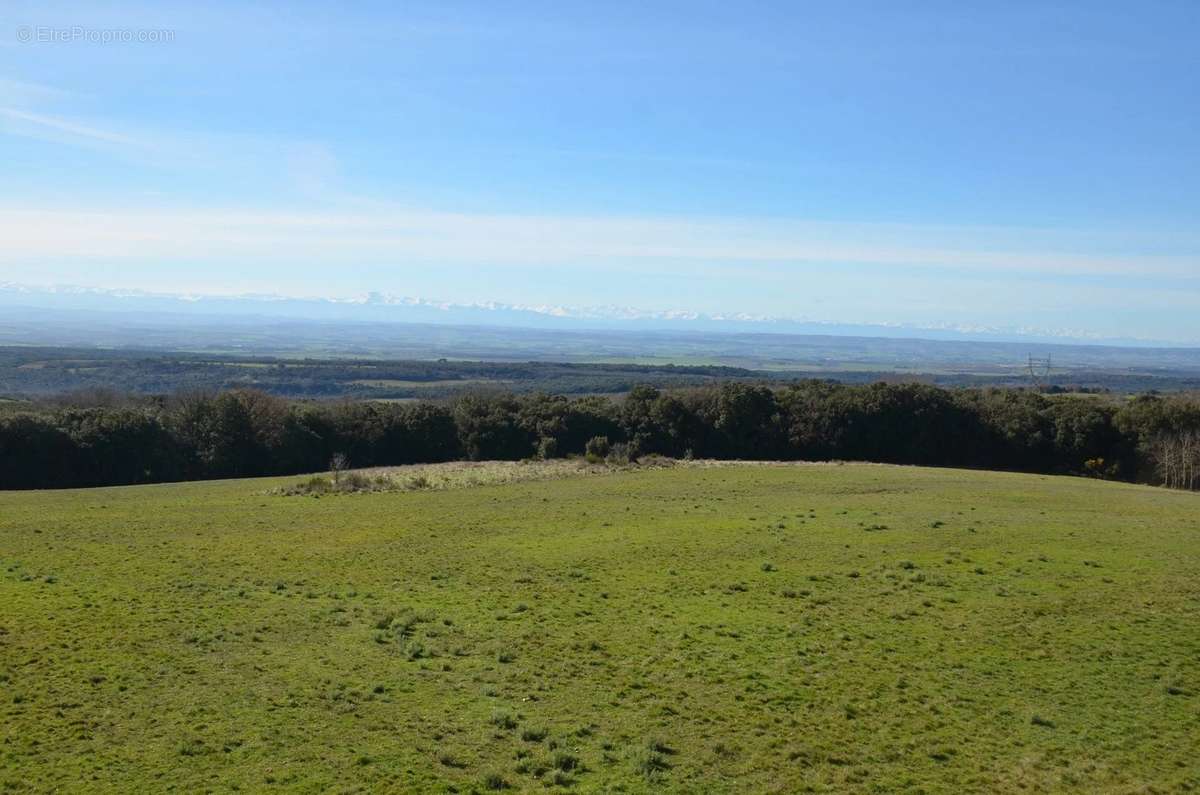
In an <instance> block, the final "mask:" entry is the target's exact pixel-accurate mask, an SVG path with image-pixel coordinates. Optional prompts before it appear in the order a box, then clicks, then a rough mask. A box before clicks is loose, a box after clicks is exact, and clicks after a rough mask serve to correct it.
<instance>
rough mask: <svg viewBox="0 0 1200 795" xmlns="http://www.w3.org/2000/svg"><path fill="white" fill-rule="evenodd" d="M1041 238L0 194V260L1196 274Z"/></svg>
mask: <svg viewBox="0 0 1200 795" xmlns="http://www.w3.org/2000/svg"><path fill="white" fill-rule="evenodd" d="M75 132H76V133H78V134H86V133H88V132H99V131H88V130H86V128H84V129H83V130H78V131H75ZM100 134H102V133H100ZM1044 238H1045V236H1043V239H1038V238H1037V237H1036V236H1031V235H1028V234H1024V233H1022V232H1020V231H1019V230H1014V231H1008V230H980V231H978V232H973V231H972V230H969V229H954V228H941V227H921V226H906V225H891V224H852V223H817V222H809V221H785V220H752V219H751V220H746V219H727V218H699V219H687V218H639V217H618V216H609V217H586V216H550V215H513V214H466V213H447V212H432V211H422V210H411V209H402V208H397V209H392V210H369V211H362V212H311V211H303V212H279V211H251V210H239V209H204V210H147V209H125V210H112V211H89V210H67V209H62V210H59V209H36V210H30V209H24V208H16V207H12V208H0V240H2V241H3V242H2V243H0V263H4V264H5V269H6V270H8V269H10V268H11V267H13V266H18V265H19V264H21V263H23V262H29V261H33V260H38V261H54V260H103V261H107V262H119V261H121V260H131V261H133V260H137V261H144V260H147V259H150V260H158V261H161V262H163V263H164V264H169V263H171V262H173V261H177V262H192V263H194V262H196V261H206V262H210V263H212V264H214V265H219V264H221V263H237V262H244V261H247V260H251V259H254V260H272V261H292V262H296V263H297V264H322V265H337V264H363V263H377V264H380V263H393V264H396V265H403V264H405V263H410V262H411V263H422V264H430V263H438V262H447V263H458V264H462V263H472V264H477V265H480V266H485V265H494V266H505V265H520V266H571V265H575V264H578V265H591V266H596V265H604V264H613V265H619V264H622V263H627V264H629V263H658V264H660V265H664V266H670V265H672V264H686V263H695V264H705V265H709V266H712V265H720V264H730V265H738V264H754V263H760V264H764V263H773V264H779V265H787V264H800V265H831V266H832V265H838V264H858V265H874V266H885V267H886V266H894V267H918V268H933V269H943V270H948V271H956V272H962V273H972V272H975V273H978V272H984V273H990V274H997V273H1025V274H1032V275H1038V276H1065V277H1071V276H1121V277H1142V276H1146V277H1171V278H1175V279H1184V280H1191V279H1200V259H1198V258H1197V257H1192V256H1186V255H1173V256H1163V255H1153V254H1130V255H1128V256H1113V255H1095V254H1091V253H1088V252H1086V251H1080V250H1078V249H1072V248H1070V247H1067V246H1063V245H1062V244H1061V243H1059V244H1057V245H1055V244H1054V241H1052V240H1047V239H1044ZM973 241H977V242H973Z"/></svg>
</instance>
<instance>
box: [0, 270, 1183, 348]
mask: <svg viewBox="0 0 1200 795" xmlns="http://www.w3.org/2000/svg"><path fill="white" fill-rule="evenodd" d="M3 307H13V308H15V307H21V308H24V309H45V310H57V311H75V312H80V311H83V312H109V313H111V312H129V313H139V314H165V315H170V316H173V317H178V318H181V319H182V318H189V319H192V320H196V319H198V318H204V317H211V318H214V319H216V318H220V317H242V318H247V317H252V316H261V317H270V318H291V319H306V320H316V321H337V322H400V323H433V324H447V325H478V326H500V327H510V328H511V327H526V328H536V329H554V328H558V329H563V330H581V329H623V330H638V329H644V330H655V331H680V332H686V331H703V332H707V333H712V332H729V333H743V334H744V333H768V334H769V333H780V334H816V335H831V336H863V337H889V338H896V337H905V338H926V339H943V340H980V341H990V342H1001V341H1013V342H1048V343H1065V344H1071V343H1083V344H1107V345H1139V346H1140V345H1151V346H1154V345H1180V344H1181V343H1179V342H1173V343H1170V342H1163V341H1157V340H1143V339H1112V338H1106V337H1103V336H1101V335H1098V334H1094V333H1091V332H1087V331H1082V330H1077V329H1044V328H995V327H989V326H964V325H956V324H942V323H928V324H898V323H883V322H857V323H856V322H829V321H821V320H811V319H806V318H784V317H770V316H765V315H755V314H749V313H743V312H730V313H721V314H706V313H701V312H693V311H687V310H646V309H638V308H634V307H624V306H584V307H578V306H561V305H550V304H511V303H502V302H496V301H488V302H482V303H456V302H452V301H437V300H430V299H427V298H417V297H410V296H397V295H391V294H387V293H381V292H369V293H366V294H365V295H361V296H355V297H296V296H286V295H278V294H239V295H210V294H185V293H157V292H149V291H144V290H130V289H106V288H100V287H82V286H77V285H51V286H35V285H28V284H19V283H15V282H0V310H2V308H3Z"/></svg>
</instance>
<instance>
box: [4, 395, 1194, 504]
mask: <svg viewBox="0 0 1200 795" xmlns="http://www.w3.org/2000/svg"><path fill="white" fill-rule="evenodd" d="M95 402H96V403H101V404H103V405H89V404H88V402H87V401H81V400H67V401H60V402H58V403H54V404H45V405H42V406H41V407H39V408H37V409H33V410H23V411H18V412H15V413H10V414H8V415H6V416H0V488H3V489H27V488H64V487H74V486H102V485H123V484H134V483H153V482H163V481H177V480H198V479H206V478H227V477H250V476H257V475H285V474H296V473H303V472H316V471H322V470H324V469H326V468H327V467H328V466H329V462H330V461H331V459H332V458H333V457H334V456H335V455H338V456H342V457H343V460H345V461H348V462H349V463H350V465H351V466H354V467H371V466H390V465H398V464H410V463H433V462H441V461H451V460H458V459H470V460H493V459H498V460H520V459H526V458H533V457H541V458H554V457H561V456H568V455H580V454H584V453H585V452H586V451H587V449H588V443H589V441H593V449H594V448H595V446H596V442H594V440H602V441H603V445H604V446H608V445H614V446H615V445H621V449H622V450H623V451H624V452H625V454H627V455H629V456H631V457H634V458H636V457H638V456H642V455H649V454H657V455H664V456H670V457H677V458H682V457H696V458H721V459H780V460H818V461H820V460H861V461H877V462H883V463H897V464H919V465H927V466H960V467H972V468H985V469H1003V470H1014V471H1025V472H1040V473H1053V474H1080V475H1090V476H1095V477H1105V478H1112V479H1120V480H1128V481H1139V482H1150V483H1163V484H1166V485H1172V486H1179V487H1185V488H1196V487H1197V486H1200V477H1198V476H1197V473H1200V444H1197V443H1196V441H1195V440H1196V439H1198V438H1200V399H1197V398H1196V397H1189V396H1160V395H1154V394H1147V395H1141V396H1138V397H1135V398H1132V399H1127V400H1124V399H1123V400H1114V399H1109V398H1092V397H1076V396H1046V395H1042V394H1039V393H1036V392H1031V391H1028V390H1014V389H984V390H980V389H953V390H952V389H942V388H939V387H934V386H927V385H920V384H883V383H878V384H871V385H864V386H855V385H845V384H837V383H832V382H827V381H815V380H814V381H805V382H801V383H796V384H791V385H788V386H786V387H783V388H778V387H771V386H767V385H761V384H748V383H740V382H730V383H722V384H718V385H713V386H705V387H698V388H692V389H682V390H660V389H657V388H654V387H649V386H638V387H635V388H634V389H633V390H632V391H630V392H629V393H628V394H627V395H625V396H624V397H622V398H616V399H614V398H609V397H582V398H568V397H565V396H562V395H548V394H532V395H517V394H510V393H479V394H468V395H464V396H461V397H458V398H456V399H454V400H450V401H443V402H413V403H381V402H315V401H310V402H295V401H287V400H284V399H282V398H278V397H274V396H271V395H268V394H266V393H263V392H259V391H254V390H232V391H226V392H219V393H208V392H186V393H180V394H176V395H173V396H171V397H166V398H154V399H144V398H127V399H122V400H116V399H112V398H111V396H110V397H109V398H107V399H104V400H98V401H95Z"/></svg>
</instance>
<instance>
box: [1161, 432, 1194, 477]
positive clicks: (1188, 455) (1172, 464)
mask: <svg viewBox="0 0 1200 795" xmlns="http://www.w3.org/2000/svg"><path fill="white" fill-rule="evenodd" d="M1151 451H1152V453H1153V455H1154V462H1155V464H1156V465H1157V466H1158V474H1159V476H1160V477H1161V478H1162V481H1163V485H1164V486H1166V487H1168V488H1172V489H1191V490H1200V433H1198V432H1196V431H1185V432H1181V433H1177V434H1170V435H1163V436H1160V437H1158V439H1156V440H1155V442H1154V444H1153V445H1152V447H1151Z"/></svg>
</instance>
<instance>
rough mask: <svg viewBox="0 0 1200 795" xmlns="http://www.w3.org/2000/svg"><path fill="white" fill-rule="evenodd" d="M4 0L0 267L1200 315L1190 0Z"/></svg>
mask: <svg viewBox="0 0 1200 795" xmlns="http://www.w3.org/2000/svg"><path fill="white" fill-rule="evenodd" d="M346 5H347V7H338V6H335V4H331V3H324V4H315V3H306V2H289V3H282V2H280V3H222V2H205V3H194V4H193V3H172V2H155V3H146V4H129V3H106V2H88V3H80V4H59V3H54V2H29V3H24V2H3V3H0V282H14V283H19V284H29V285H51V284H70V285H82V286H91V287H105V288H137V289H142V290H149V291H158V292H187V293H204V294H240V293H278V294H283V295H293V296H329V297H349V296H355V295H361V294H364V293H367V292H382V293H391V294H396V295H405V296H418V297H422V298H429V299H435V300H445V301H455V302H462V303H469V302H485V301H498V302H505V303H512V304H520V305H533V306H540V305H564V306H580V307H592V306H606V305H613V306H622V307H635V308H640V309H646V310H660V311H661V310H685V311H695V312H705V313H710V314H721V313H743V314H753V315H763V316H772V317H786V318H796V319H806V320H818V321H829V322H845V323H888V324H909V325H916V326H955V327H963V328H969V327H993V328H1005V329H1022V328H1028V329H1039V330H1052V331H1060V330H1061V331H1066V332H1069V333H1072V334H1078V335H1080V336H1101V337H1121V338H1137V339H1148V340H1161V341H1168V342H1176V343H1179V342H1182V343H1194V344H1200V189H1198V186H1200V80H1197V79H1196V75H1197V74H1200V46H1197V44H1196V42H1197V41H1200V3H1197V2H1195V1H1194V0H1186V1H1185V2H1153V1H1151V2H1138V3H1134V2H1121V3H1111V2H1104V0H1088V1H1087V2H1044V0H1043V1H1039V2H1022V0H1007V1H1006V2H996V3H991V2H984V1H983V0H978V1H976V2H969V3H964V2H938V1H936V0H928V1H926V2H916V3H896V2H853V0H851V1H850V2H836V3H834V2H821V3H816V2H812V3H805V2H779V3H755V2H749V3H730V2H711V3H710V2H690V3H676V2H670V1H669V0H665V1H663V2H654V3H646V2H636V3H635V2H628V3H627V2H619V1H616V2H605V3H593V2H587V3H583V2H580V3H575V2H569V1H568V0H560V1H559V2H477V3H463V2H454V1H453V0H438V1H437V2H428V3H426V2H392V3H377V4H376V3H369V2H363V3H355V4H352V7H349V4H346Z"/></svg>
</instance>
